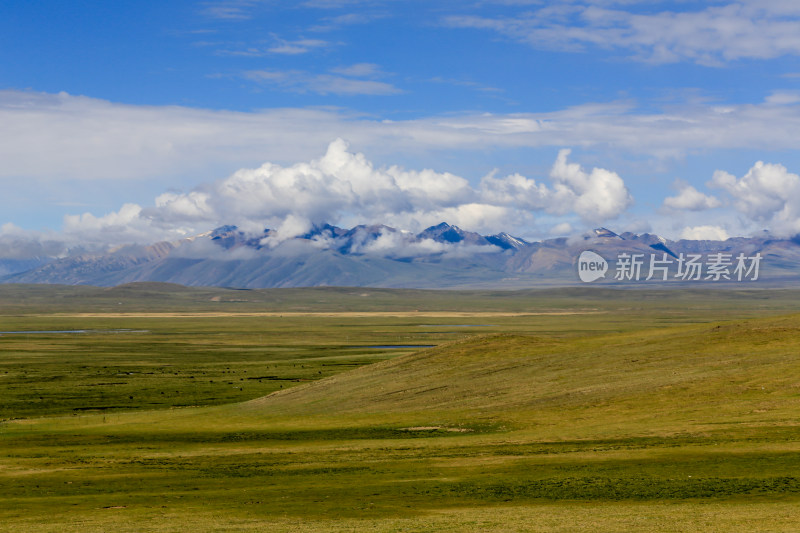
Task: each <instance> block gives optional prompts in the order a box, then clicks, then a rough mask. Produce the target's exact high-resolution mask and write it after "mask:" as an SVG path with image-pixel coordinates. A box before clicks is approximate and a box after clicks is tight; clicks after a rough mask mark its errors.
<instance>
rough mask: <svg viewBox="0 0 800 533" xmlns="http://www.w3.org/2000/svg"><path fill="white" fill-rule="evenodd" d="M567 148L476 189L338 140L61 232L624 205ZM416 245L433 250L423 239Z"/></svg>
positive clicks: (422, 221)
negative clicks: (547, 168)
mask: <svg viewBox="0 0 800 533" xmlns="http://www.w3.org/2000/svg"><path fill="white" fill-rule="evenodd" d="M568 155H569V150H562V151H560V152H559V154H558V156H557V158H556V162H555V164H554V165H553V168H552V171H551V172H550V178H549V183H547V182H543V183H538V182H536V181H535V180H533V179H528V178H525V177H523V176H521V175H518V174H512V175H510V176H507V177H505V178H498V177H496V176H495V175H494V174H492V175H490V176H487V177H485V178H484V179H483V180H482V181H481V183H480V186H479V187H477V188H475V187H472V186H471V185H470V183H469V182H468V181H467V180H466V179H464V178H462V177H460V176H457V175H455V174H452V173H448V172H437V171H434V170H431V169H423V170H410V169H404V168H401V167H399V166H390V167H376V166H375V165H374V164H373V163H372V162H371V161H369V160H368V159H367V158H366V156H365V155H364V154H362V153H357V152H353V151H351V150H350V149H349V145H348V144H347V143H346V142H345V141H343V140H342V139H336V140H335V141H333V142H331V143H330V145H329V146H328V149H327V151H326V152H325V154H324V155H323V156H322V157H320V158H318V159H314V160H311V161H308V162H301V163H295V164H293V165H289V166H282V165H278V164H275V163H265V164H263V165H261V166H260V167H258V168H245V169H240V170H238V171H236V172H234V173H233V174H231V175H230V176H228V177H227V178H224V179H220V180H218V181H215V182H212V183H206V184H202V185H200V186H198V187H197V188H196V189H195V190H192V191H189V192H185V193H179V192H174V191H172V192H165V193H163V194H160V195H159V196H157V197H156V198H155V201H154V205H152V206H148V207H142V206H140V205H138V204H133V203H126V204H124V205H123V206H122V207H121V208H120V209H119V210H118V211H116V212H111V213H106V214H103V215H95V214H93V213H83V214H79V215H68V216H66V217H65V218H64V224H63V229H62V235H63V236H64V238H65V239H67V240H70V241H72V242H83V243H84V244H85V245H93V246H102V245H112V244H122V243H132V242H137V243H141V244H144V243H150V242H153V241H156V240H177V239H181V238H185V237H188V236H191V235H194V234H197V233H199V232H202V231H207V230H209V229H211V228H213V227H217V226H221V225H223V224H233V225H236V226H238V227H239V229H240V230H241V231H244V232H246V233H248V234H251V235H256V236H260V235H262V234H263V232H264V229H265V228H270V229H271V231H270V232H269V234H268V235H267V236H265V237H264V238H263V239H262V241H261V244H262V245H264V246H266V247H269V248H277V247H278V246H279V245H281V244H282V243H285V242H287V241H289V240H291V239H292V238H293V237H296V236H299V235H303V234H306V233H308V232H310V231H311V230H312V229H313V228H314V227H320V226H321V225H322V224H324V223H343V224H346V225H355V224H358V223H373V224H374V223H378V224H389V225H392V226H395V227H398V228H402V229H408V230H411V231H419V230H421V229H423V228H425V227H427V226H431V225H434V224H438V223H440V222H442V221H447V222H450V223H451V224H456V225H458V226H461V227H464V228H468V229H470V230H472V231H481V232H487V233H493V232H496V231H501V230H506V231H509V230H510V231H514V230H515V229H520V228H530V227H531V226H533V225H534V224H535V216H536V214H537V213H551V214H552V213H554V214H558V215H567V216H571V217H577V218H580V219H582V220H584V221H587V223H588V222H596V221H602V220H605V219H609V218H613V217H616V216H618V215H619V214H620V213H621V212H622V211H624V210H625V209H626V208H627V207H628V206H629V205H630V203H631V197H630V194H629V193H628V190H627V188H626V187H625V184H624V181H623V180H622V178H620V177H619V176H618V175H617V174H616V173H614V172H611V171H608V170H604V169H598V168H594V169H592V170H591V171H586V170H584V169H583V168H581V166H580V165H578V164H577V163H571V162H569V161H568V160H567V157H568ZM8 232H10V229H9V230H7V233H8ZM331 239H333V236H325V235H323V236H321V237H319V238H318V239H317V241H315V242H314V243H311V244H313V245H314V246H317V247H323V248H324V247H330V246H331V242H329V241H330V240H331ZM404 239H405V237H404V236H403V235H402V234H398V235H394V234H392V235H386V236H384V237H382V238H381V239H379V241H378V242H377V243H372V244H370V246H373V247H375V246H377V247H378V248H380V247H383V248H385V249H392V248H393V247H394V246H395V245H397V247H398V249H399V247H400V245H401V244H402V245H403V246H406V245H407V244H408V243H407V242H406V240H407V239H405V240H404ZM414 246H417V247H420V246H422V247H429V248H431V250H434V249H435V248H436V247H435V246H433V244H432V243H425V242H423V243H421V244H420V243H418V244H415V245H414ZM406 247H407V246H406Z"/></svg>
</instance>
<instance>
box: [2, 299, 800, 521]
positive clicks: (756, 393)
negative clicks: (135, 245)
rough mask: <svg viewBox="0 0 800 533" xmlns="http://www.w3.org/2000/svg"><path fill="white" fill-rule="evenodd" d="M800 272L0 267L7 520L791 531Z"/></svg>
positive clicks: (799, 490)
mask: <svg viewBox="0 0 800 533" xmlns="http://www.w3.org/2000/svg"><path fill="white" fill-rule="evenodd" d="M48 291H50V292H48ZM48 294H49V295H48ZM797 296H798V295H797V294H795V293H793V292H790V291H717V292H714V291H680V290H678V291H676V290H670V291H609V290H605V289H603V290H596V291H592V290H588V289H570V290H566V291H564V292H563V293H559V292H558V291H551V290H548V291H538V292H537V291H522V292H515V293H504V292H501V291H498V292H489V291H471V292H466V293H461V292H436V291H385V290H380V291H373V290H372V289H298V290H286V291H282V290H273V291H231V290H223V289H187V288H182V287H175V286H166V285H157V284H144V285H133V286H126V287H120V288H116V289H95V288H91V287H84V288H67V287H50V288H48V287H32V288H31V287H18V286H16V287H15V286H8V287H2V286H0V331H4V332H17V333H0V419H3V420H4V421H3V422H2V423H1V424H0V500H1V501H2V504H0V530H2V531H108V530H112V529H113V530H116V531H185V530H198V531H367V530H369V531H487V530H496V531H796V530H798V529H800V518H798V513H797V511H796V510H797V509H798V508H800V425H799V424H798V414H799V413H800V357H798V356H799V355H800V353H799V352H800V350H798V346H800V341H798V340H797V338H798V332H800V315H798V314H796V313H797V312H799V311H800V309H798V300H797ZM66 331H71V333H65V332H66ZM18 332H28V333H18ZM34 332H38V333H34ZM56 332H59V333H56ZM430 345H433V346H434V347H433V348H429V349H422V348H418V347H419V346H430ZM388 346H395V347H396V346H403V347H402V348H388Z"/></svg>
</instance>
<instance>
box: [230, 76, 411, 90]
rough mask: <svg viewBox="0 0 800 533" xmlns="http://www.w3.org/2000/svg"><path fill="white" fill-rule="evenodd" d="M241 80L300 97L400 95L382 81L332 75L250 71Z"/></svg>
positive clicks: (391, 86) (390, 85) (394, 88)
mask: <svg viewBox="0 0 800 533" xmlns="http://www.w3.org/2000/svg"><path fill="white" fill-rule="evenodd" d="M244 77H245V78H246V79H248V80H251V81H254V82H257V83H260V84H264V85H276V86H278V87H282V88H284V89H286V90H289V91H295V92H299V93H306V92H311V93H316V94H322V95H326V94H335V95H339V96H354V95H376V96H378V95H390V94H399V93H401V92H403V91H401V90H400V89H398V88H397V87H395V86H394V85H392V84H390V83H386V82H383V81H377V80H365V79H358V78H352V77H345V76H340V75H335V74H311V73H309V72H305V71H299V70H294V71H272V70H249V71H247V72H245V73H244Z"/></svg>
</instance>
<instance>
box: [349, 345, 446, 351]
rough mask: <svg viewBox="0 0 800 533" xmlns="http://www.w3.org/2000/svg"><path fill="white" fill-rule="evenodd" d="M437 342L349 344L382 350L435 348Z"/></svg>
mask: <svg viewBox="0 0 800 533" xmlns="http://www.w3.org/2000/svg"><path fill="white" fill-rule="evenodd" d="M435 346H436V345H435V344H375V345H373V346H348V348H376V349H381V350H394V349H401V348H433V347H435Z"/></svg>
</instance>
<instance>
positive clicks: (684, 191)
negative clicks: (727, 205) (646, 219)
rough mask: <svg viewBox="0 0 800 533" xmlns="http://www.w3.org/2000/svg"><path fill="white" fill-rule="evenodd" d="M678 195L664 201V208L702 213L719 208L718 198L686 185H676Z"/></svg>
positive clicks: (720, 203)
mask: <svg viewBox="0 0 800 533" xmlns="http://www.w3.org/2000/svg"><path fill="white" fill-rule="evenodd" d="M678 187H679V189H678V194H677V195H676V196H669V197H667V198H665V199H664V207H666V208H668V209H678V210H687V211H703V210H706V209H714V208H716V207H720V206H721V205H722V202H720V201H719V198H716V197H714V196H710V195H707V194H704V193H702V192H700V191H698V190H697V189H695V188H694V187H692V186H691V185H689V184H688V183H684V182H679V183H678Z"/></svg>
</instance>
